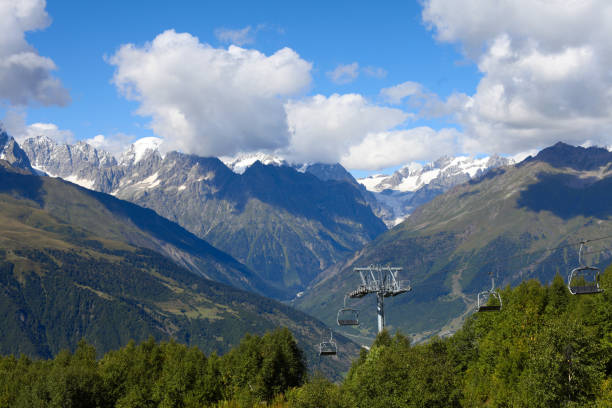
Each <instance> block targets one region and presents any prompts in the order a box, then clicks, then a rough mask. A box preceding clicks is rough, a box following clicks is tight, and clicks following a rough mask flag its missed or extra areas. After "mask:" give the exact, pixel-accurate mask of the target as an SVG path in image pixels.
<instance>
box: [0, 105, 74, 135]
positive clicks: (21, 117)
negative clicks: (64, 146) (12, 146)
mask: <svg viewBox="0 0 612 408" xmlns="http://www.w3.org/2000/svg"><path fill="white" fill-rule="evenodd" d="M2 125H3V126H0V127H4V129H5V130H6V132H7V133H8V134H9V135H11V136H13V137H14V138H15V140H17V142H18V143H21V142H23V141H24V140H26V139H29V138H31V137H37V136H47V137H50V138H51V139H54V140H56V141H58V142H62V143H72V142H73V141H74V134H73V133H72V132H71V131H70V130H65V129H60V128H59V127H58V126H57V125H56V124H54V123H40V122H37V123H32V124H29V125H28V124H26V115H25V112H23V111H21V110H14V109H12V110H9V111H8V112H7V113H6V115H5V116H4V118H3V119H2Z"/></svg>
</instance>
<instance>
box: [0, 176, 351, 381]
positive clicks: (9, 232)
mask: <svg viewBox="0 0 612 408" xmlns="http://www.w3.org/2000/svg"><path fill="white" fill-rule="evenodd" d="M0 170H1V169H0ZM0 180H2V184H1V185H0V322H1V327H0V332H1V334H2V335H1V336H0V353H2V354H7V353H14V354H20V353H25V354H27V355H30V356H38V357H51V356H53V355H55V354H56V353H58V352H59V351H60V350H62V349H64V348H68V349H74V348H75V347H76V345H77V342H78V341H79V340H80V339H81V338H84V339H86V340H87V341H88V342H90V343H92V344H93V345H94V346H95V347H96V349H97V350H98V352H100V353H104V352H106V351H108V350H111V349H116V348H119V347H121V346H123V345H125V344H127V343H128V341H129V340H130V339H134V340H137V341H141V340H144V339H146V338H148V337H149V336H153V337H154V338H156V339H170V338H172V339H176V340H177V341H180V342H183V343H186V344H190V345H198V346H200V347H202V349H203V350H204V351H206V352H207V353H209V352H212V351H216V352H225V351H227V350H228V349H229V348H230V347H232V346H234V345H236V344H238V342H239V340H240V339H241V338H242V337H243V336H244V335H245V334H246V333H248V332H250V333H263V332H265V331H268V330H272V329H274V328H275V327H278V326H285V327H288V328H289V329H290V330H291V331H292V333H294V334H295V336H296V339H297V340H298V342H299V344H300V346H301V347H302V348H303V349H304V353H305V356H306V357H307V359H308V361H309V363H310V367H311V368H313V369H314V368H315V367H317V366H320V368H321V369H322V370H323V371H325V372H326V373H328V374H329V375H330V376H338V375H339V373H341V372H343V371H346V370H347V369H348V366H349V364H350V356H351V355H356V354H357V345H356V344H354V343H351V342H349V341H347V340H346V339H344V338H342V337H339V339H338V340H339V348H340V353H341V355H343V356H344V358H334V359H328V360H323V361H322V364H320V365H319V358H318V354H317V345H318V342H319V341H320V339H321V338H323V337H325V336H328V335H329V334H328V329H327V328H326V327H325V326H324V325H323V324H322V323H320V322H319V321H317V320H316V319H313V318H311V317H310V316H307V315H305V314H304V313H301V312H298V311H296V310H294V309H292V308H290V307H288V306H285V305H282V304H281V303H278V302H276V301H273V300H270V299H266V298H263V297H261V296H258V295H256V294H252V293H249V292H244V291H242V290H239V289H235V288H233V287H230V286H227V285H224V284H222V283H217V282H213V281H210V280H207V279H204V278H202V277H201V276H198V275H196V274H194V273H191V272H190V271H188V270H187V269H185V268H183V267H182V266H179V265H177V264H176V263H174V262H173V261H172V260H170V259H169V258H166V257H164V256H162V255H160V254H158V253H157V252H154V251H153V250H151V249H147V248H142V247H139V246H137V245H134V244H132V243H130V241H132V242H143V241H145V240H146V239H147V238H148V239H150V240H151V241H153V240H155V239H156V236H155V234H154V233H152V232H151V231H152V229H149V230H146V229H144V230H143V229H140V228H138V226H137V225H139V224H138V223H143V224H147V223H148V224H151V223H153V224H154V223H156V222H159V223H161V224H162V225H161V227H163V226H164V223H167V224H170V225H171V226H172V225H173V224H172V223H170V222H168V221H165V220H163V219H161V217H158V216H157V215H155V214H154V213H153V212H151V211H150V210H143V211H145V212H146V214H148V216H149V219H141V220H137V221H133V220H134V218H133V217H132V218H130V217H127V216H124V217H121V216H119V215H117V213H116V212H113V211H110V210H108V207H106V206H104V205H103V204H101V203H100V202H99V201H93V200H92V198H91V196H90V194H94V195H97V194H100V193H91V192H87V191H84V190H83V189H80V188H76V187H74V186H73V185H71V184H69V183H66V182H63V181H61V180H53V179H48V178H40V177H35V176H29V175H25V174H19V173H16V172H14V171H11V172H10V173H5V174H2V172H1V171H0ZM24 181H28V182H29V183H25V182H24ZM61 197H63V199H64V200H63V201H61V200H60V198H61ZM74 197H76V199H75V198H74ZM103 198H104V197H103ZM108 200H109V201H110V204H109V205H114V206H118V207H120V208H121V202H120V200H116V199H113V198H108ZM62 203H63V204H62ZM88 205H91V206H92V207H88ZM126 205H127V206H129V207H130V208H132V207H136V206H134V205H133V204H129V203H126ZM131 211H134V212H135V211H137V208H134V209H132V210H131ZM137 214H138V213H137ZM174 228H178V229H179V230H182V229H180V227H178V226H174ZM153 231H154V230H153ZM175 233H176V230H172V229H169V230H168V234H175ZM182 236H183V237H185V239H186V241H185V242H183V243H181V242H180V241H178V240H177V241H175V242H177V244H176V247H180V245H182V244H184V245H186V246H188V245H191V244H192V243H193V242H196V243H197V242H203V241H200V240H198V239H197V238H196V237H194V236H193V235H191V234H188V233H186V232H185V233H184V235H182ZM190 240H194V241H190ZM126 241H127V242H126ZM215 251H216V252H215ZM217 253H220V254H223V253H222V252H220V251H217V250H214V248H213V251H212V254H213V256H212V259H209V260H208V262H209V263H208V264H205V263H204V261H206V260H207V258H205V257H203V258H201V260H202V263H201V265H207V268H209V270H210V273H211V274H216V273H218V270H219V268H223V267H225V268H227V269H231V268H232V265H233V264H232V262H233V263H234V264H238V263H237V262H236V261H235V260H232V259H231V257H229V259H230V262H229V263H223V262H222V261H223V259H224V258H222V257H221V256H217V257H215V254H217ZM225 256H226V257H227V255H225ZM238 265H240V264H238ZM242 268H244V267H243V266H242Z"/></svg>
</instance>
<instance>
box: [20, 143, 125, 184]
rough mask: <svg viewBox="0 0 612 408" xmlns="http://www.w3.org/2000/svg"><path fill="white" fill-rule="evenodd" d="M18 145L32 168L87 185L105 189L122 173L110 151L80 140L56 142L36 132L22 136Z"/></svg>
mask: <svg viewBox="0 0 612 408" xmlns="http://www.w3.org/2000/svg"><path fill="white" fill-rule="evenodd" d="M22 145H23V150H24V151H25V152H26V154H27V155H28V157H29V158H30V159H31V162H32V166H33V167H34V168H35V169H37V170H40V171H43V172H45V173H47V174H49V175H50V176H54V177H61V178H63V179H66V180H68V181H71V182H73V183H76V184H79V185H81V186H83V187H87V188H89V189H94V190H98V191H102V192H105V193H107V192H109V191H110V190H111V189H112V186H114V185H115V184H116V183H117V182H118V181H119V179H120V178H121V177H122V172H121V171H119V169H118V168H117V160H116V159H115V158H114V157H113V156H112V155H111V154H110V153H108V152H105V151H99V150H97V149H95V148H94V147H92V146H91V145H89V144H87V143H84V142H77V143H76V144H75V145H69V144H60V143H57V142H55V141H54V140H53V139H51V138H49V137H46V136H39V137H36V138H30V139H27V140H25V141H24V142H23V144H22Z"/></svg>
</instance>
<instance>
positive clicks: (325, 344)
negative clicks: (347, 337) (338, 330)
mask: <svg viewBox="0 0 612 408" xmlns="http://www.w3.org/2000/svg"><path fill="white" fill-rule="evenodd" d="M336 354H338V346H337V345H336V342H335V341H334V339H333V333H332V331H331V330H330V331H329V340H323V341H322V342H321V343H319V355H320V356H335V355H336Z"/></svg>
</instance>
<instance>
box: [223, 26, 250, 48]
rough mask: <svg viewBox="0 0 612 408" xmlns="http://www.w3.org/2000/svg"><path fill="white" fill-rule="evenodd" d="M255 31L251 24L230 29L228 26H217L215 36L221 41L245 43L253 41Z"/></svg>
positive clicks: (237, 43) (236, 43)
mask: <svg viewBox="0 0 612 408" xmlns="http://www.w3.org/2000/svg"><path fill="white" fill-rule="evenodd" d="M255 31H256V30H253V29H252V27H251V26H246V27H244V28H241V29H237V30H232V29H229V28H217V29H216V30H215V37H217V39H218V40H219V41H221V42H223V43H228V44H235V45H247V44H253V43H254V42H255Z"/></svg>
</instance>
